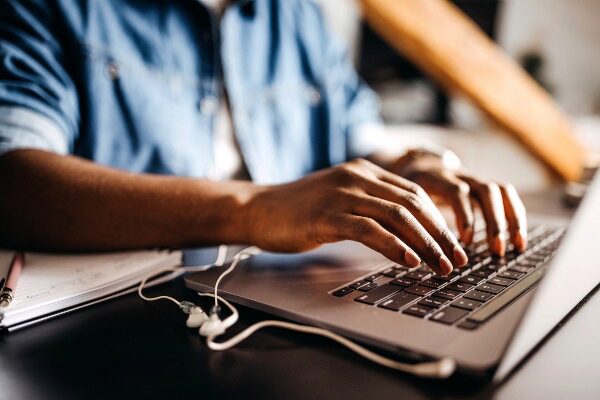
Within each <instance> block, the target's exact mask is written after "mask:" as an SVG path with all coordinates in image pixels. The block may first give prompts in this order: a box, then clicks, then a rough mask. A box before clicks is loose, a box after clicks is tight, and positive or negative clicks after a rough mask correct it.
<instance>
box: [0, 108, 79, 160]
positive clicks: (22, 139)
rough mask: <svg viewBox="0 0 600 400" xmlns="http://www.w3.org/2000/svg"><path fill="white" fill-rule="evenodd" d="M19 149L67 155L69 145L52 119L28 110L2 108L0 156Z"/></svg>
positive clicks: (0, 110)
mask: <svg viewBox="0 0 600 400" xmlns="http://www.w3.org/2000/svg"><path fill="white" fill-rule="evenodd" d="M19 149H37V150H45V151H50V152H53V153H57V154H67V153H68V144H67V140H66V135H65V133H64V131H63V130H62V129H61V128H60V127H59V126H58V125H57V124H56V123H55V122H54V120H52V119H51V118H48V117H46V116H45V115H43V114H40V113H37V112H34V111H31V110H29V109H27V108H18V107H0V156H2V155H3V154H5V153H8V152H10V151H13V150H19Z"/></svg>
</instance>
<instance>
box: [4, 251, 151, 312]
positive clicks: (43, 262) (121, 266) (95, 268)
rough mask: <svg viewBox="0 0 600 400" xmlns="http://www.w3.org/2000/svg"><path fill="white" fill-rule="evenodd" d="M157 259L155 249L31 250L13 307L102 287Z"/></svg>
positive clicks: (19, 307) (46, 301) (74, 294)
mask: <svg viewBox="0 0 600 400" xmlns="http://www.w3.org/2000/svg"><path fill="white" fill-rule="evenodd" d="M155 259H156V253H154V252H134V253H131V252H130V253H116V254H115V253H111V254H105V255H102V254H101V255H98V254H93V255H91V254H90V255H69V256H64V255H60V256H59V255H48V254H34V253H31V254H29V253H28V254H27V263H26V266H25V269H24V270H23V274H22V275H21V278H20V279H19V283H18V285H17V288H16V291H15V293H16V296H15V301H14V303H13V304H12V306H11V308H12V310H18V309H26V308H29V307H38V306H40V305H43V304H47V303H54V302H58V301H62V300H64V299H68V298H71V297H73V296H78V295H81V294H82V293H86V292H91V291H97V290H101V289H103V288H104V287H105V286H107V285H110V284H112V283H114V282H116V281H119V280H123V279H126V278H127V277H128V276H130V275H134V274H139V272H140V271H142V270H144V269H146V268H147V267H148V264H149V263H152V262H153V260H155Z"/></svg>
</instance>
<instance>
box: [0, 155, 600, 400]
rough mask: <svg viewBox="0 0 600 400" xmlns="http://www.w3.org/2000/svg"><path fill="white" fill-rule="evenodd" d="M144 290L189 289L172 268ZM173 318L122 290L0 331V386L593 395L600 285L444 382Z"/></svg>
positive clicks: (32, 395) (204, 393)
mask: <svg viewBox="0 0 600 400" xmlns="http://www.w3.org/2000/svg"><path fill="white" fill-rule="evenodd" d="M511 164H513V165H514V163H511ZM515 172H519V171H515ZM558 194H559V193H556V195H557V196H558ZM545 199H546V200H548V197H545ZM554 201H555V200H554ZM533 203H534V201H533V200H532V201H531V202H530V204H531V205H533ZM537 204H538V207H537V208H539V209H540V210H547V209H546V208H545V207H543V206H541V205H539V203H537ZM553 213H554V212H553ZM148 292H149V293H150V294H154V295H156V294H159V293H161V294H170V295H171V296H174V297H177V298H181V299H188V300H194V301H196V300H197V298H196V297H195V295H194V293H193V292H191V291H189V290H186V289H185V287H184V285H183V282H182V280H181V279H180V280H177V281H175V282H171V283H169V284H166V285H163V286H161V287H158V288H152V289H149V290H148ZM240 312H241V320H240V322H239V323H238V325H236V326H235V331H239V330H241V329H243V328H244V327H246V326H248V325H250V324H252V323H253V322H256V321H259V320H262V319H265V318H268V316H267V315H265V314H262V313H259V312H256V311H252V310H249V309H247V308H244V307H240ZM184 321H185V317H184V315H182V314H181V313H180V312H179V311H178V310H177V309H176V308H175V307H174V306H173V305H172V304H170V303H151V304H147V303H143V302H142V301H141V300H140V299H139V298H138V297H137V296H136V295H129V296H126V297H123V298H120V299H116V300H112V301H110V302H107V303H104V304H100V305H97V306H95V307H94V308H91V309H88V310H86V311H80V312H76V313H74V314H71V315H67V316H63V317H61V318H58V319H55V320H51V321H47V322H45V323H43V324H40V325H37V326H34V327H31V328H29V329H26V330H22V331H19V332H15V333H13V334H11V335H8V336H4V337H0V368H1V370H2V374H0V398H1V399H11V400H17V399H42V398H43V399H61V400H65V399H71V398H73V399H82V398H85V399H89V398H99V399H116V398H166V399H173V398H182V399H184V398H203V399H204V398H216V397H219V398H240V399H248V398H284V399H313V398H326V399H344V400H348V399H355V398H368V399H373V400H380V399H392V398H393V399H426V398H444V399H474V398H496V399H507V400H508V399H510V400H512V399H525V398H526V399H536V398H539V399H563V398H574V399H588V398H599V397H600V380H599V379H598V378H597V374H598V372H597V371H599V370H600V351H599V350H600V346H599V345H598V341H597V338H596V337H597V332H600V294H595V295H593V296H591V298H590V299H589V300H588V301H587V302H586V303H585V304H584V305H583V306H582V307H581V309H580V310H579V311H578V312H577V313H576V314H575V315H574V316H573V317H572V318H571V319H570V320H569V321H568V322H567V323H566V324H565V326H563V327H562V328H561V329H559V330H558V331H557V332H556V333H555V334H554V335H552V337H550V339H549V340H548V341H547V342H546V343H545V344H544V345H543V346H542V347H541V348H540V349H539V350H538V351H537V352H536V353H535V354H534V355H533V357H531V358H530V360H529V361H528V362H527V363H525V364H524V365H522V366H521V367H520V368H519V369H518V370H517V371H516V373H514V374H513V376H512V377H511V378H510V379H509V380H508V381H507V382H505V383H504V384H503V385H500V386H499V387H494V386H492V385H491V384H490V383H489V382H482V381H474V380H468V379H466V378H464V377H458V378H454V379H451V380H450V381H446V382H436V381H430V380H424V379H417V378H413V377H411V376H407V375H403V374H400V373H396V372H394V371H391V370H387V369H385V368H383V367H379V366H376V365H374V364H372V363H370V362H368V361H365V360H363V359H361V358H359V357H358V356H356V355H354V354H353V353H351V352H350V351H348V350H345V349H343V348H342V347H340V346H338V345H336V344H333V343H332V342H330V341H328V340H326V339H322V338H315V337H312V336H306V335H302V334H297V333H291V332H285V331H277V330H267V331H261V332H259V333H257V334H256V335H255V336H253V337H251V338H250V339H249V340H248V341H246V342H244V343H242V344H241V345H240V346H239V347H237V348H235V349H232V350H229V351H227V352H224V353H214V352H211V351H209V350H207V348H206V346H205V345H204V343H203V341H202V340H201V339H200V337H199V336H198V335H197V334H196V333H195V332H194V331H193V330H190V329H187V328H186V327H185V324H184Z"/></svg>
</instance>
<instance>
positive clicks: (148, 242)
mask: <svg viewBox="0 0 600 400" xmlns="http://www.w3.org/2000/svg"><path fill="white" fill-rule="evenodd" d="M256 190H257V187H256V186H255V185H253V184H252V183H250V182H220V183H217V182H209V181H203V180H196V179H188V178H178V177H167V176H158V175H141V174H131V173H127V172H122V171H118V170H115V169H111V168H107V167H102V166H100V165H97V164H94V163H91V162H89V161H86V160H83V159H80V158H76V157H70V156H59V155H55V154H51V153H47V152H43V151H37V150H20V151H14V152H11V153H8V154H5V155H3V156H2V157H0V192H1V195H0V220H1V221H2V223H1V224H0V246H1V247H20V248H28V249H43V250H56V251H85V250H116V249H133V248H146V247H183V246H198V245H213V244H218V243H244V242H246V240H247V237H248V236H247V231H248V230H247V227H246V226H245V223H246V221H247V220H248V219H247V218H245V212H246V209H245V207H246V205H247V203H248V201H249V198H250V197H251V195H252V193H254V192H255V191H256Z"/></svg>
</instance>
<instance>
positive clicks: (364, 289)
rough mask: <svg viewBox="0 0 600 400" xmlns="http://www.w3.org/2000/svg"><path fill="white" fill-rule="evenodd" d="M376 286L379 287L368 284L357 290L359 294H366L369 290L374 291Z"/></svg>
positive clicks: (373, 283) (372, 283)
mask: <svg viewBox="0 0 600 400" xmlns="http://www.w3.org/2000/svg"><path fill="white" fill-rule="evenodd" d="M377 286H379V285H378V284H376V283H375V282H370V283H367V284H366V285H364V286H361V287H359V288H358V290H360V291H361V292H368V291H369V290H371V289H375V288H376V287H377Z"/></svg>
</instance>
